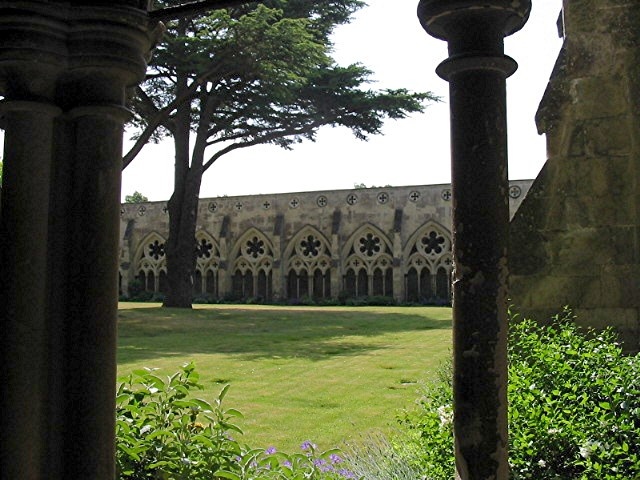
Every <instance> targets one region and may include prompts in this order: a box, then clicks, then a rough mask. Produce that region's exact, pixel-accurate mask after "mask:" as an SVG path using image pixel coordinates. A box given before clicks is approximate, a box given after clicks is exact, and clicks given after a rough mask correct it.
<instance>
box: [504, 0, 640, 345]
mask: <svg viewBox="0 0 640 480" xmlns="http://www.w3.org/2000/svg"><path fill="white" fill-rule="evenodd" d="M564 20H565V34H566V39H565V43H564V46H563V49H562V52H561V54H560V58H559V59H558V62H557V63H556V66H555V69H554V72H553V74H552V78H551V80H550V82H549V86H548V88H547V90H546V92H545V96H544V98H543V100H542V102H541V105H540V109H539V111H538V114H537V117H536V120H537V123H538V128H539V130H540V131H541V132H545V133H546V134H547V145H548V155H549V160H548V161H547V165H546V166H545V168H544V169H543V171H542V172H541V175H540V177H539V178H537V179H536V180H535V182H534V184H533V187H532V191H531V194H530V195H529V196H528V197H527V199H525V201H524V202H523V204H522V207H521V208H520V210H519V211H518V212H517V214H516V216H515V217H514V219H513V221H512V223H511V235H512V236H513V237H514V238H515V239H517V240H518V242H519V244H514V243H513V240H512V244H514V245H516V246H514V248H513V249H512V251H511V255H512V258H511V265H512V270H513V272H514V276H513V277H512V283H511V285H512V290H511V293H512V298H513V301H514V302H515V303H516V305H522V307H523V310H524V311H525V313H527V314H532V315H533V314H536V313H541V312H543V313H545V314H546V313H547V312H548V311H549V310H550V309H553V308H555V309H556V310H559V309H560V308H561V307H562V306H563V305H565V304H568V305H570V306H572V307H574V308H575V309H576V312H577V313H578V314H579V317H580V321H581V322H584V323H585V324H589V325H593V326H597V327H603V326H605V325H613V326H616V327H619V328H620V331H621V332H622V333H623V334H624V339H625V342H626V344H625V348H627V349H628V350H637V349H639V348H640V335H639V334H640V330H638V322H637V317H638V310H640V289H638V274H639V258H638V256H639V255H638V245H639V244H638V238H639V237H638V224H639V223H640V211H639V209H638V205H640V181H639V180H640V129H639V125H640V109H639V108H638V105H639V101H640V99H639V93H640V70H639V68H638V59H640V46H639V45H640V44H639V42H638V32H640V2H636V1H629V0H565V2H564ZM543 252H544V254H546V255H544V254H543ZM532 256H533V257H534V258H537V259H540V262H541V267H540V268H538V269H536V268H533V267H532V266H531V265H530V264H531V261H530V260H529V257H532ZM526 266H528V267H529V268H525V267H526ZM607 315H610V317H608V318H607Z"/></svg>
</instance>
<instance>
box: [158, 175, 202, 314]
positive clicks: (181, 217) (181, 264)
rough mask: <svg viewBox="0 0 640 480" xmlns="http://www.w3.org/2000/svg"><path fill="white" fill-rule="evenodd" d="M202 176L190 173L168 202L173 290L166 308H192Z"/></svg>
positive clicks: (169, 266) (169, 274)
mask: <svg viewBox="0 0 640 480" xmlns="http://www.w3.org/2000/svg"><path fill="white" fill-rule="evenodd" d="M201 179H202V174H201V173H200V174H198V173H197V172H194V171H193V170H189V171H188V172H187V175H186V178H185V180H186V181H185V182H184V185H183V186H182V188H180V189H176V190H175V191H174V192H173V195H172V196H171V199H170V200H169V203H168V205H167V206H168V208H169V238H168V240H167V244H166V247H165V253H166V255H167V282H168V287H169V290H168V292H167V293H166V297H165V300H164V306H165V307H176V308H191V300H192V296H193V273H194V272H195V268H196V244H195V235H196V218H197V215H198V197H199V195H200V182H201Z"/></svg>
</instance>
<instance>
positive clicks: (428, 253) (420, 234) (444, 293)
mask: <svg viewBox="0 0 640 480" xmlns="http://www.w3.org/2000/svg"><path fill="white" fill-rule="evenodd" d="M404 258H406V259H407V260H406V264H405V272H406V273H405V295H406V300H407V301H408V302H414V303H422V304H439V305H441V304H448V303H450V302H451V271H452V266H453V264H452V254H451V234H450V232H449V231H448V230H447V229H445V228H444V227H442V226H441V225H439V224H437V223H435V222H429V223H427V224H426V225H424V226H422V227H421V228H420V229H418V230H417V231H416V232H415V233H414V234H413V235H412V236H411V237H410V239H409V241H408V242H407V246H406V248H405V255H404Z"/></svg>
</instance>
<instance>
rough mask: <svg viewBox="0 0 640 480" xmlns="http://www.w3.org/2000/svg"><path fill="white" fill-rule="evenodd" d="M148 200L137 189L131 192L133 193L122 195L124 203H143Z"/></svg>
mask: <svg viewBox="0 0 640 480" xmlns="http://www.w3.org/2000/svg"><path fill="white" fill-rule="evenodd" d="M148 201H149V199H148V198H147V197H145V196H144V195H143V194H141V193H140V192H138V191H137V190H136V191H135V192H133V195H127V196H125V197H124V203H144V202H148Z"/></svg>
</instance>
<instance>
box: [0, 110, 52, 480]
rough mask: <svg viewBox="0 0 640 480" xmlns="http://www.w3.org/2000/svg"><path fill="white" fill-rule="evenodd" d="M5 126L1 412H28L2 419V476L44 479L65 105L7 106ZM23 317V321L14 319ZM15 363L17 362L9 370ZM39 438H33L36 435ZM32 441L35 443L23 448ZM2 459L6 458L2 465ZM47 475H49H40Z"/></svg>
mask: <svg viewBox="0 0 640 480" xmlns="http://www.w3.org/2000/svg"><path fill="white" fill-rule="evenodd" d="M2 107H3V110H4V119H5V125H6V131H5V138H6V141H5V146H4V154H3V158H4V159H5V160H4V171H3V176H4V179H3V185H4V187H3V189H2V216H1V217H0V239H1V241H0V251H1V252H2V262H1V265H2V288H1V292H2V293H1V297H0V298H1V299H2V302H1V304H2V310H4V317H5V322H3V325H2V328H3V334H2V336H1V338H2V340H1V341H2V343H1V347H0V348H1V353H0V355H1V357H0V358H1V359H2V365H3V366H4V367H3V370H4V371H3V375H2V385H3V387H4V388H6V393H5V394H4V395H2V399H0V402H1V403H0V411H2V412H8V411H9V409H10V408H11V407H13V406H15V405H22V408H21V410H22V414H20V415H17V414H13V415H10V416H6V417H5V416H3V417H4V418H3V420H4V421H3V422H2V423H1V424H0V425H1V426H0V435H1V437H0V438H1V439H2V445H3V452H2V457H3V460H4V459H5V455H11V457H12V462H11V467H7V468H5V469H4V470H3V473H2V475H3V478H38V477H39V476H40V475H41V474H42V473H43V472H42V468H43V467H44V463H45V462H46V457H47V455H48V453H49V452H48V451H47V448H46V435H47V428H46V423H47V417H48V412H47V410H48V409H47V405H48V392H47V375H46V374H44V370H45V367H46V365H47V363H48V358H47V357H48V348H47V346H48V339H47V335H48V331H49V325H48V321H47V319H48V317H47V314H48V309H47V304H48V286H49V285H48V281H47V275H46V272H47V269H48V263H49V262H48V244H47V241H46V239H47V236H48V230H49V225H48V222H47V219H48V212H49V196H50V178H51V176H50V172H51V166H50V158H49V154H50V152H51V148H52V146H53V119H54V117H55V115H57V114H58V113H59V109H57V108H55V107H53V106H51V105H48V104H43V103H39V102H25V101H17V102H9V103H5V104H4V105H3V106H2ZM11 319H19V320H20V321H11ZM8 365H11V367H7V366H8ZM34 438H35V439H38V442H35V443H32V440H33V439H34ZM25 445H31V448H25ZM3 463H4V462H3ZM42 478H44V477H42Z"/></svg>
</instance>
